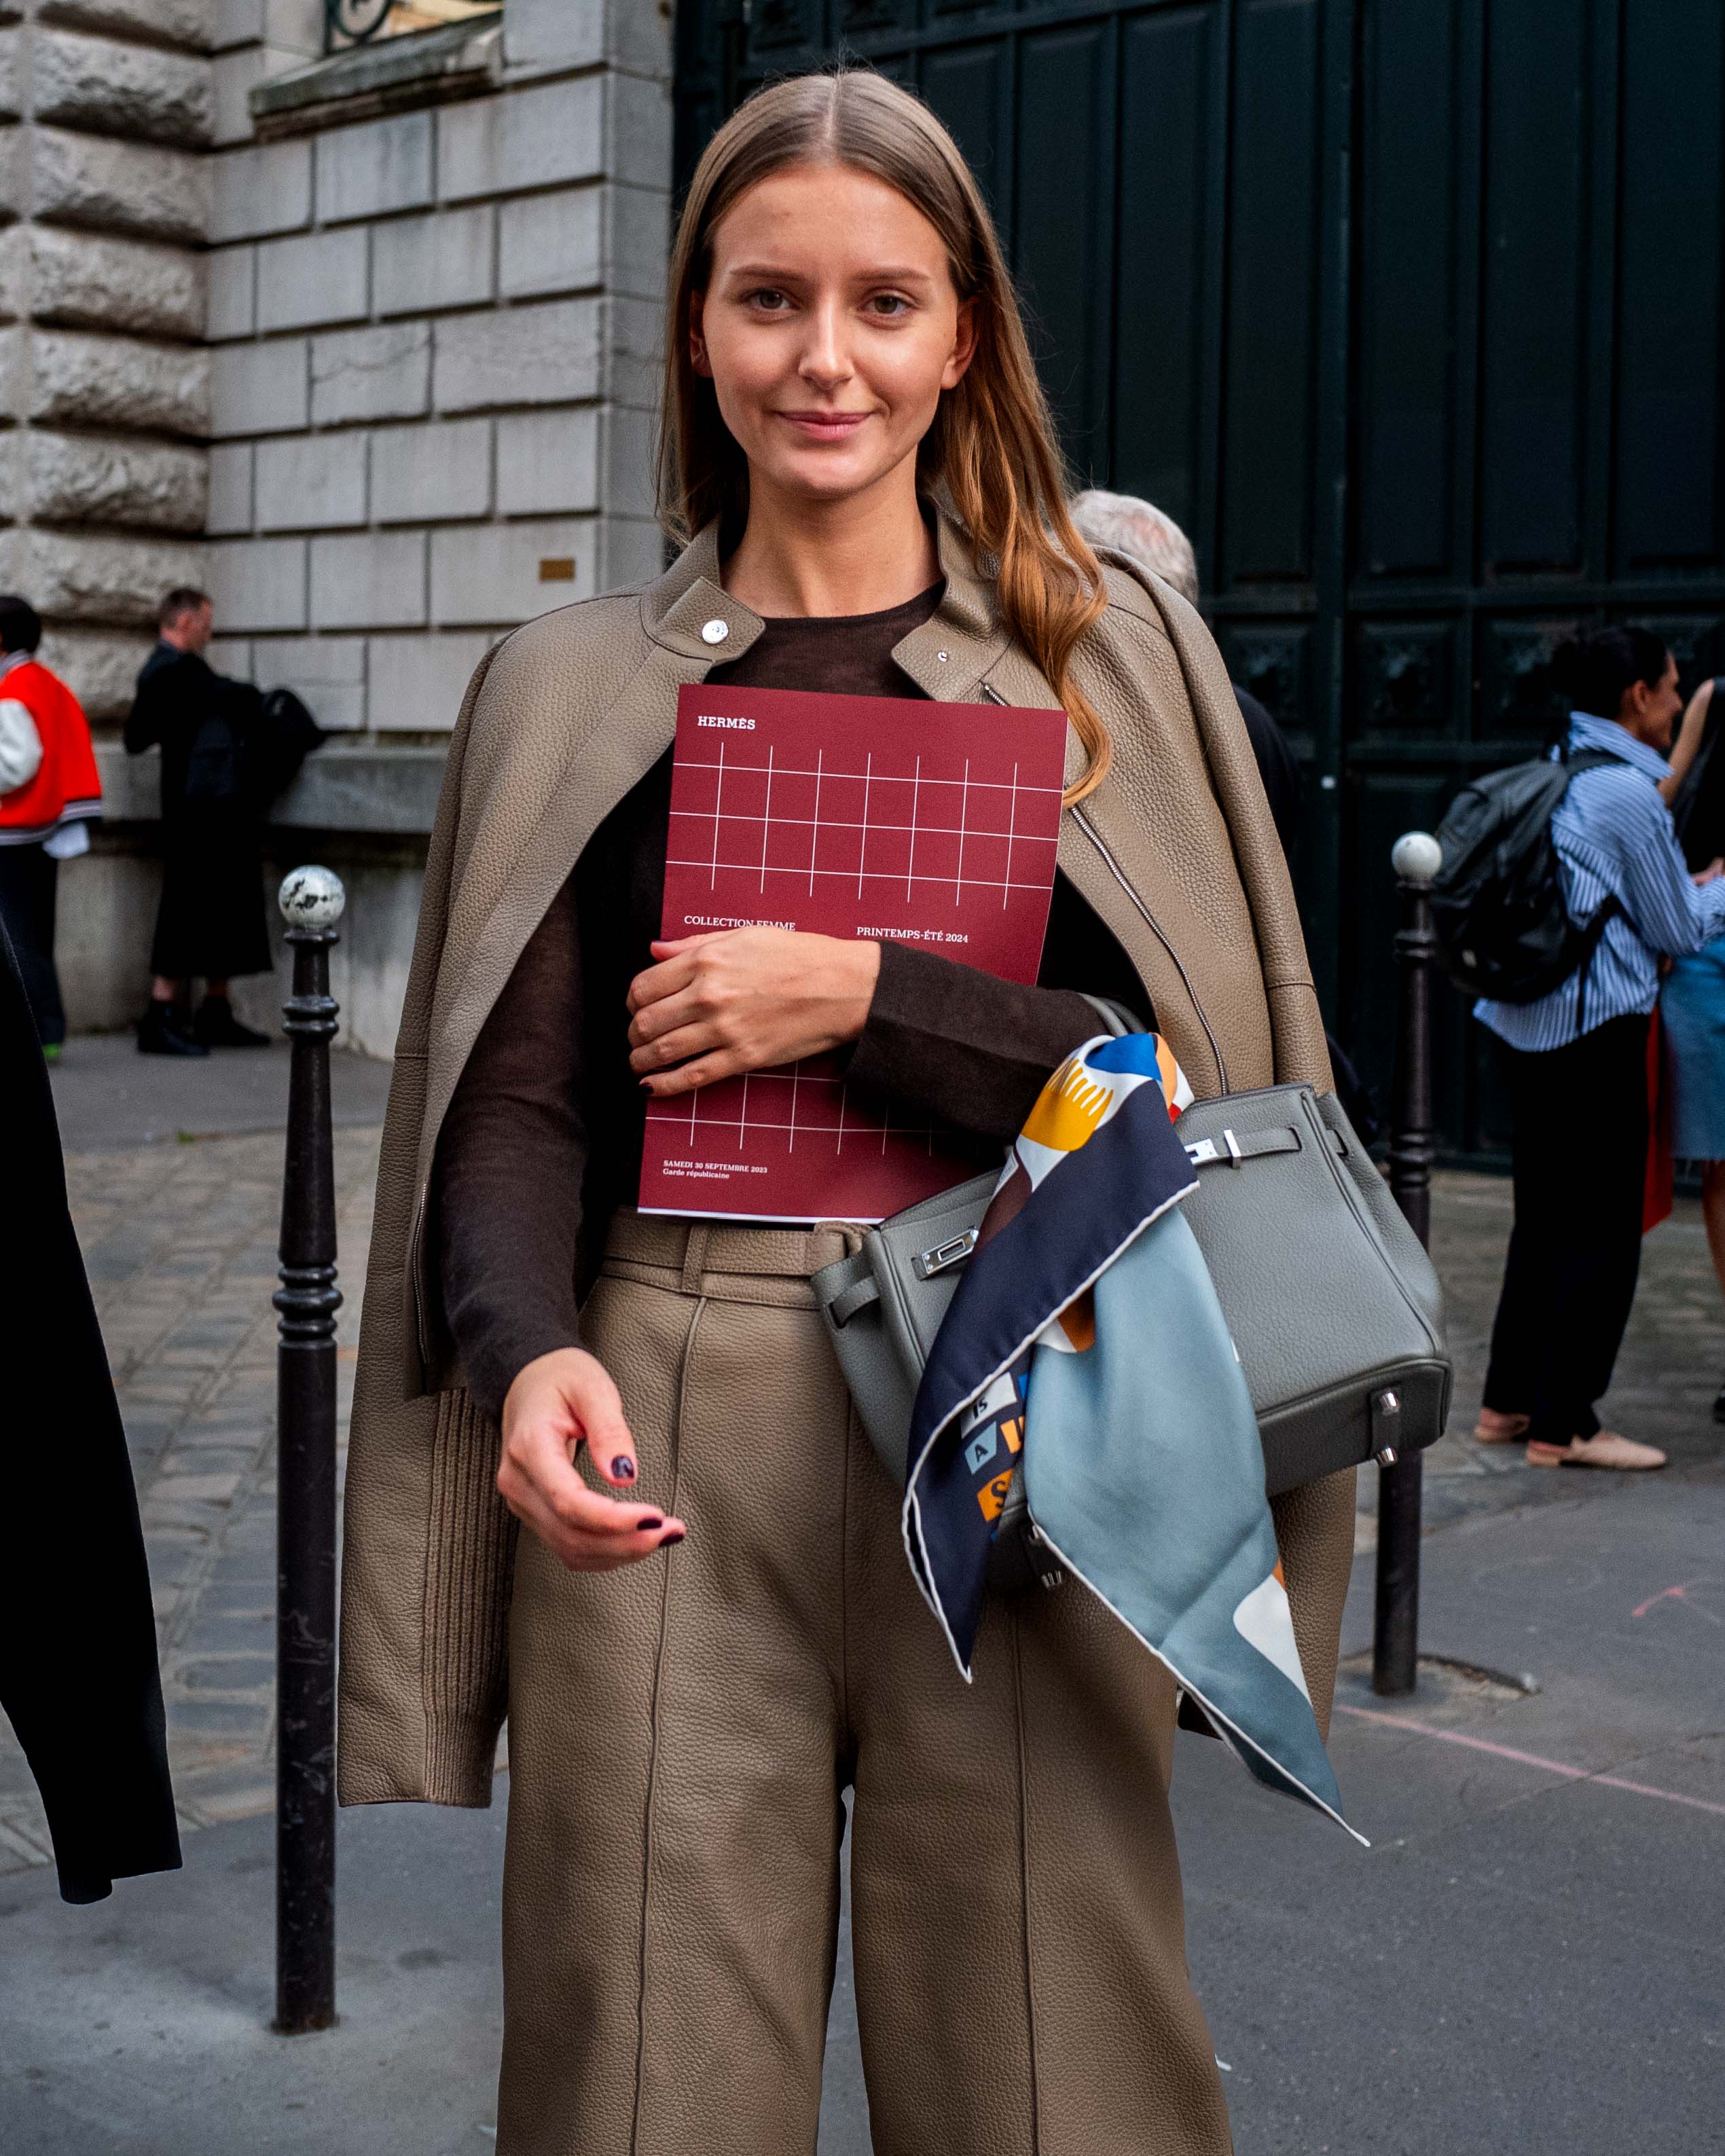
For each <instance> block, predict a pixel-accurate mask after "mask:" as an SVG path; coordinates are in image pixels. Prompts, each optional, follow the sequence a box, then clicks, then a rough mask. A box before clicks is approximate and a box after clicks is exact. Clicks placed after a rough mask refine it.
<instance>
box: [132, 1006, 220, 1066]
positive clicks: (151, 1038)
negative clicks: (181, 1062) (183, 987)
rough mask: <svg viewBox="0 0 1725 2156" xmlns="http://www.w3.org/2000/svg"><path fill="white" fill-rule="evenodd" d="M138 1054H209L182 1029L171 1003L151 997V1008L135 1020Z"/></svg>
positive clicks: (182, 1025) (200, 1043)
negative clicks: (136, 1021)
mask: <svg viewBox="0 0 1725 2156" xmlns="http://www.w3.org/2000/svg"><path fill="white" fill-rule="evenodd" d="M138 1053H139V1055H208V1054H209V1050H208V1049H207V1048H206V1047H204V1046H203V1043H202V1042H201V1041H196V1040H193V1038H192V1036H191V1034H189V1033H187V1031H186V1030H185V1028H184V1022H183V1019H182V1015H181V1014H180V1013H179V1012H178V1011H177V1010H176V1009H174V1007H173V1005H172V1004H165V1003H162V1002H161V1001H160V1000H159V999H157V998H155V997H151V1001H150V1008H149V1009H148V1010H146V1012H145V1014H144V1015H143V1016H142V1017H141V1019H139V1020H138Z"/></svg>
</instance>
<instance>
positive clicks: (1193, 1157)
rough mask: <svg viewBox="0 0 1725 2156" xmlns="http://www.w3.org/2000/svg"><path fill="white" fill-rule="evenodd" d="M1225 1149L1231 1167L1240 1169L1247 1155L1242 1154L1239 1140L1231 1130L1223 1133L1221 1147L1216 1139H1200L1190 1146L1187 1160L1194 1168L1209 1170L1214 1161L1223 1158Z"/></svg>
mask: <svg viewBox="0 0 1725 2156" xmlns="http://www.w3.org/2000/svg"><path fill="white" fill-rule="evenodd" d="M1223 1147H1226V1148H1227V1158H1228V1163H1229V1165H1230V1167H1232V1168H1238V1167H1239V1166H1240V1163H1241V1161H1242V1160H1243V1159H1244V1158H1245V1155H1244V1154H1243V1153H1242V1152H1240V1141H1239V1139H1238V1138H1236V1137H1235V1135H1234V1132H1232V1131H1231V1130H1225V1131H1224V1132H1223V1133H1222V1143H1221V1145H1218V1144H1217V1142H1216V1141H1215V1140H1214V1138H1200V1139H1199V1141H1198V1142H1197V1144H1196V1145H1189V1146H1188V1147H1187V1148H1186V1158H1187V1159H1188V1160H1189V1161H1190V1162H1191V1163H1192V1165H1193V1166H1194V1168H1208V1167H1209V1164H1210V1163H1211V1162H1212V1161H1213V1160H1220V1159H1221V1158H1222V1157H1223Z"/></svg>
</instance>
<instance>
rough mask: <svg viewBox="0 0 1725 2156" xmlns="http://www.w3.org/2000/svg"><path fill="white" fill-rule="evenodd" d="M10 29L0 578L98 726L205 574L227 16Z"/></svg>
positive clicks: (61, 11)
mask: <svg viewBox="0 0 1725 2156" xmlns="http://www.w3.org/2000/svg"><path fill="white" fill-rule="evenodd" d="M8 13H13V14H15V16H16V17H17V19H15V20H14V21H13V22H12V23H11V24H10V25H9V27H7V28H3V29H0V121H3V133H0V170H3V171H4V172H5V175H6V184H5V187H4V190H3V197H0V206H3V210H4V213H5V214H6V216H7V218H8V223H6V225H5V228H4V229H3V231H0V324H3V326H0V420H3V421H5V422H6V423H8V424H7V427H6V431H5V432H4V433H3V434H0V460H3V461H0V470H3V471H4V475H5V479H6V482H7V484H6V485H5V490H4V506H3V511H0V514H3V516H4V518H5V522H4V525H3V526H0V587H3V588H6V589H8V590H13V591H21V592H23V593H25V594H26V596H28V598H30V599H31V600H32V601H33V603H34V604H35V605H36V607H37V608H38V609H39V611H40V612H41V613H42V614H43V615H44V618H45V619H46V620H47V623H48V635H47V638H46V640H45V643H44V658H46V659H47V660H48V662H49V664H50V665H53V666H54V667H56V668H58V669H59V670H60V671H61V672H62V673H64V675H65V676H66V678H67V679H68V680H69V681H70V682H71V683H72V685H73V686H74V689H75V690H77V692H78V694H79V695H80V697H81V698H82V699H83V701H84V702H85V707H86V708H87V709H88V711H90V716H91V717H92V718H93V719H95V720H96V721H99V722H100V721H113V720H116V719H117V718H118V717H119V716H121V715H122V714H123V713H124V711H125V709H126V703H127V701H129V699H130V696H131V677H132V675H133V674H134V673H135V672H136V669H137V667H138V665H139V664H140V663H141V660H142V658H143V656H144V654H146V652H147V650H148V649H149V647H150V643H151V620H152V618H153V615H154V612H155V608H156V604H157V600H158V599H159V598H161V596H162V592H164V591H165V590H166V589H167V588H168V586H169V585H170V584H172V583H180V582H201V581H202V580H203V575H204V573H205V559H204V554H203V547H202V546H201V544H200V543H199V542H200V539H201V536H202V533H203V525H204V518H205V514H206V508H207V503H208V462H207V457H206V453H205V448H204V444H205V442H206V440H207V438H208V433H209V424H210V372H211V357H210V354H209V352H208V350H207V349H206V348H205V346H204V343H203V336H204V305H205V301H204V294H205V269H204V262H203V255H202V252H201V249H202V247H203V238H204V228H205V225H206V223H207V221H208V203H209V199H210V188H211V179H212V174H211V171H210V162H209V157H208V151H209V147H210V145H211V143H212V141H213V136H214V127H215V99H214V86H213V81H212V80H211V71H210V60H209V46H210V41H211V36H212V33H213V11H212V9H211V8H209V7H208V6H207V5H198V4H193V0H30V4H27V5H25V6H24V7H23V8H20V9H16V10H8Z"/></svg>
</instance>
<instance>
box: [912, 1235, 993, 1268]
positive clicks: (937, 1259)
mask: <svg viewBox="0 0 1725 2156" xmlns="http://www.w3.org/2000/svg"><path fill="white" fill-rule="evenodd" d="M976 1238H977V1231H976V1229H974V1228H967V1229H965V1231H964V1233H963V1235H951V1236H948V1238H947V1240H946V1241H945V1242H944V1243H937V1244H936V1245H935V1246H934V1248H933V1249H932V1250H919V1251H918V1252H917V1253H916V1256H915V1257H914V1258H912V1259H911V1271H912V1272H913V1273H915V1274H916V1277H917V1279H918V1280H932V1279H933V1277H934V1276H935V1275H936V1274H937V1273H943V1272H947V1271H948V1270H950V1269H951V1268H952V1266H954V1265H963V1263H964V1260H966V1259H967V1258H968V1256H969V1255H970V1254H971V1252H972V1251H973V1250H974V1249H975V1248H976Z"/></svg>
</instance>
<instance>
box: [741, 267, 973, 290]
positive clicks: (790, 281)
mask: <svg viewBox="0 0 1725 2156" xmlns="http://www.w3.org/2000/svg"><path fill="white" fill-rule="evenodd" d="M725 275H726V278H727V279H734V278H746V279H747V280H748V281H749V282H750V283H751V284H755V285H806V284H809V282H811V281H812V280H810V279H809V277H807V276H806V275H803V273H802V272H800V271H798V270H795V269H785V268H784V267H783V265H778V266H775V265H774V264H772V263H770V262H730V263H726V265H725ZM934 281H935V280H934V279H933V278H932V277H931V276H930V275H929V274H928V272H927V270H926V269H911V268H909V267H907V266H906V265H903V264H893V263H882V264H873V263H871V264H870V265H869V267H868V268H867V269H865V270H862V271H860V272H859V274H858V275H856V276H855V277H853V278H852V279H850V282H851V283H852V284H854V285H932V284H933V283H934Z"/></svg>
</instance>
